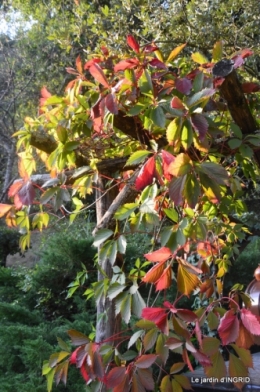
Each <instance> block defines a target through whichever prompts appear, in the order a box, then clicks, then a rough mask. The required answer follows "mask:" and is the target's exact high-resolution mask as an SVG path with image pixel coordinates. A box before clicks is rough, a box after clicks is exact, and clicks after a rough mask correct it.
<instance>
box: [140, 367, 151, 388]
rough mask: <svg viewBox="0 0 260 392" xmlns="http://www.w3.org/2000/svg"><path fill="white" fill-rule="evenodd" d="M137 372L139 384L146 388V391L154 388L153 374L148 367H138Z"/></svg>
mask: <svg viewBox="0 0 260 392" xmlns="http://www.w3.org/2000/svg"><path fill="white" fill-rule="evenodd" d="M137 374H138V376H139V379H140V381H141V384H142V385H143V386H144V387H145V389H147V390H148V391H153V390H154V380H153V375H152V373H151V371H150V370H148V369H138V370H137Z"/></svg>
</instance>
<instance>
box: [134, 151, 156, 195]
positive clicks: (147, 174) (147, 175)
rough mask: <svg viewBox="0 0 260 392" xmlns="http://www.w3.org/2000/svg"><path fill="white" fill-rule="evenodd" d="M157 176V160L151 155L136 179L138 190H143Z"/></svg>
mask: <svg viewBox="0 0 260 392" xmlns="http://www.w3.org/2000/svg"><path fill="white" fill-rule="evenodd" d="M154 176H155V161H154V157H151V158H149V159H148V160H147V162H146V163H145V164H144V165H143V167H142V169H141V170H140V173H139V174H138V177H137V179H136V181H135V187H136V189H137V190H138V191H141V190H143V189H144V188H145V187H146V186H147V185H151V184H152V182H153V178H154Z"/></svg>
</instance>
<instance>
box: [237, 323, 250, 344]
mask: <svg viewBox="0 0 260 392" xmlns="http://www.w3.org/2000/svg"><path fill="white" fill-rule="evenodd" d="M253 344H254V340H253V337H252V335H251V333H250V332H249V331H248V330H247V329H246V328H245V327H244V325H243V324H242V321H241V320H240V321H239V335H238V338H237V340H236V345H237V346H238V347H243V348H250V347H251V346H253Z"/></svg>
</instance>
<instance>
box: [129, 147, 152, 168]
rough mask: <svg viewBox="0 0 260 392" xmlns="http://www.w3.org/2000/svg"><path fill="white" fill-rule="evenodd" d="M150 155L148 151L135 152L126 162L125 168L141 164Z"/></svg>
mask: <svg viewBox="0 0 260 392" xmlns="http://www.w3.org/2000/svg"><path fill="white" fill-rule="evenodd" d="M150 154H151V153H150V151H146V150H139V151H136V152H134V153H133V154H132V155H131V156H130V158H129V159H128V160H127V162H126V164H125V166H132V165H138V164H139V163H141V162H143V161H144V160H145V158H147V156H148V155H150Z"/></svg>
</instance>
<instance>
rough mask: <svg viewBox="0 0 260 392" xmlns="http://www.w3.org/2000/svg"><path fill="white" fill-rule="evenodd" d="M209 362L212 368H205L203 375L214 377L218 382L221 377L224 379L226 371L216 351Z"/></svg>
mask: <svg viewBox="0 0 260 392" xmlns="http://www.w3.org/2000/svg"><path fill="white" fill-rule="evenodd" d="M210 360H211V362H212V366H209V367H206V368H205V374H206V375H207V377H215V378H217V379H218V380H220V379H221V378H222V377H225V376H226V374H227V369H226V365H225V361H224V359H223V357H222V354H221V353H220V352H219V351H217V352H216V353H215V354H213V355H212V356H211V357H210Z"/></svg>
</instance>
